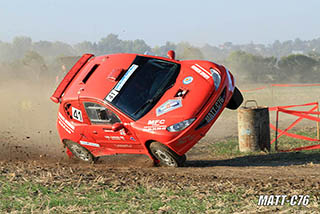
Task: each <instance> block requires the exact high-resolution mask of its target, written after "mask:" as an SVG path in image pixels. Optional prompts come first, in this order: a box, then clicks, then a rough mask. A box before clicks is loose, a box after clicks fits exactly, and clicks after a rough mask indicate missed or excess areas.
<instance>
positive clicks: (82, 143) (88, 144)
mask: <svg viewBox="0 0 320 214" xmlns="http://www.w3.org/2000/svg"><path fill="white" fill-rule="evenodd" d="M80 144H81V145H86V146H94V147H100V145H99V144H97V143H91V142H87V141H82V140H80Z"/></svg>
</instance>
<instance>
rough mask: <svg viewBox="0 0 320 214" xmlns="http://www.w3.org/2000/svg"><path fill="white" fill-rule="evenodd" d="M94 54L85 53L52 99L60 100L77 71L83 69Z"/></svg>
mask: <svg viewBox="0 0 320 214" xmlns="http://www.w3.org/2000/svg"><path fill="white" fill-rule="evenodd" d="M93 56H94V55H93V54H84V55H83V56H82V57H81V58H80V59H79V60H78V61H77V62H76V64H74V66H73V67H72V68H71V69H70V71H69V72H68V73H67V74H66V76H65V77H64V78H63V80H62V81H61V82H60V84H59V86H58V87H57V89H56V91H55V92H54V93H53V94H52V96H51V97H50V99H51V100H52V101H53V102H55V103H58V102H59V101H60V98H61V95H62V94H63V92H64V91H65V90H66V88H67V87H68V85H69V84H70V82H71V81H72V80H73V78H74V77H75V76H76V75H77V73H78V72H79V71H80V70H81V68H82V67H83V66H84V65H85V64H86V63H87V62H88V61H89V59H90V58H91V57H93Z"/></svg>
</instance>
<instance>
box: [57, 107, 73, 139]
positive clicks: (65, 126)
mask: <svg viewBox="0 0 320 214" xmlns="http://www.w3.org/2000/svg"><path fill="white" fill-rule="evenodd" d="M58 123H59V125H60V126H61V127H62V128H63V129H64V130H65V131H66V132H68V133H69V134H71V133H73V132H74V129H75V127H74V125H72V124H71V123H70V122H69V121H68V120H66V118H64V116H63V115H62V114H61V113H60V112H58Z"/></svg>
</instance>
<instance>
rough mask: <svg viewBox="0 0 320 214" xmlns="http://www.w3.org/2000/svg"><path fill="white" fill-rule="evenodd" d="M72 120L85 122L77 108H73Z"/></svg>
mask: <svg viewBox="0 0 320 214" xmlns="http://www.w3.org/2000/svg"><path fill="white" fill-rule="evenodd" d="M72 118H73V119H75V120H78V121H80V122H83V120H82V112H81V111H80V110H79V109H77V108H75V107H72Z"/></svg>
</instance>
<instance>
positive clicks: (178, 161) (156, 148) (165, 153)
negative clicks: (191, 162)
mask: <svg viewBox="0 0 320 214" xmlns="http://www.w3.org/2000/svg"><path fill="white" fill-rule="evenodd" d="M150 151H151V153H152V155H153V156H154V157H155V158H156V159H157V160H159V161H160V166H169V167H180V166H182V165H183V163H184V162H185V161H186V156H185V155H182V156H179V155H178V154H176V153H175V152H174V151H172V150H171V149H169V148H168V147H167V146H165V145H163V144H162V143H159V142H153V143H151V145H150Z"/></svg>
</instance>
